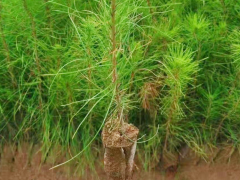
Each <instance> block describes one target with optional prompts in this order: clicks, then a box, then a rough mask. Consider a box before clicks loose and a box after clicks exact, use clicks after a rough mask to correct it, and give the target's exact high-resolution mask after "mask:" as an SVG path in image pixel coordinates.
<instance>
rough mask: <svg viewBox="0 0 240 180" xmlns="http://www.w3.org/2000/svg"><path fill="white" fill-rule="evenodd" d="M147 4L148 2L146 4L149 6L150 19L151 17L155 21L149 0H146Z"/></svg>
mask: <svg viewBox="0 0 240 180" xmlns="http://www.w3.org/2000/svg"><path fill="white" fill-rule="evenodd" d="M147 4H148V6H149V10H150V13H151V14H152V19H153V21H154V22H156V21H157V20H156V18H155V17H154V14H153V13H154V12H153V9H152V7H151V6H152V5H151V2H150V0H147Z"/></svg>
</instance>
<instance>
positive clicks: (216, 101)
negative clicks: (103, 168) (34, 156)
mask: <svg viewBox="0 0 240 180" xmlns="http://www.w3.org/2000/svg"><path fill="white" fill-rule="evenodd" d="M116 2H117V6H116V22H115V27H116V34H115V35H116V38H115V40H116V49H115V52H114V53H116V60H117V67H116V69H117V74H118V77H117V83H116V84H114V83H112V80H113V79H112V74H113V64H112V53H113V39H111V37H112V27H113V24H112V22H111V18H112V12H111V2H110V1H109V0H97V1H85V0H75V1H72V0H51V1H50V0H42V1H31V0H11V1H7V0H0V38H1V39H0V60H1V63H0V82H1V83H0V140H1V143H4V142H9V141H10V142H22V141H29V142H33V143H36V144H37V143H38V144H41V147H42V150H43V152H44V156H43V160H45V159H46V158H47V156H48V154H49V153H51V152H52V151H53V150H54V148H56V147H61V148H62V149H61V151H62V152H67V157H68V159H70V160H72V157H73V156H74V155H76V160H77V161H80V162H81V163H80V165H79V168H82V171H83V169H84V168H85V167H86V166H91V167H93V164H94V160H95V158H96V157H97V156H98V155H99V153H100V147H101V144H100V143H99V142H100V139H101V137H100V132H101V128H102V126H103V125H104V122H105V121H107V120H112V119H116V118H117V114H118V113H119V110H120V111H121V118H123V119H124V120H125V121H129V122H131V123H134V124H135V125H136V126H137V127H139V128H140V130H141V131H140V136H141V135H144V134H146V135H145V136H143V138H142V139H141V140H139V141H143V142H144V143H140V144H139V152H140V153H139V157H140V159H142V161H143V162H145V167H146V168H148V167H151V165H152V164H154V162H158V161H159V159H160V156H161V154H162V153H164V152H165V151H166V152H172V153H174V152H178V151H179V149H180V148H181V147H182V146H184V145H185V144H187V145H188V146H189V147H191V148H192V149H193V150H194V151H196V152H199V153H201V154H202V150H203V146H204V145H209V146H217V145H219V144H221V143H225V142H228V143H232V144H233V145H234V146H235V147H239V138H240V134H239V130H238V129H239V128H240V120H239V119H240V116H239V115H240V79H239V78H240V29H239V27H238V26H239V21H240V19H239V17H240V16H239V15H240V2H238V1H235V0H194V1H193V0H181V1H180V0H168V1H166V0H152V1H148V0H122V1H119V0H116ZM116 86H117V89H118V91H119V92H116ZM116 95H119V97H120V102H118V101H117V100H116V98H115V96H116ZM158 125H159V128H157V127H158ZM156 133H157V135H156V136H154V135H155V134H156ZM153 136H154V138H151V137H153ZM149 138H150V140H149V141H147V140H148V139H149ZM96 149H97V150H96ZM152 157H153V158H152ZM71 162H72V163H75V161H71Z"/></svg>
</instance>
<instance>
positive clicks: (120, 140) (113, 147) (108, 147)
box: [102, 121, 139, 180]
mask: <svg viewBox="0 0 240 180" xmlns="http://www.w3.org/2000/svg"><path fill="white" fill-rule="evenodd" d="M112 125H113V124H112V123H111V122H110V121H109V122H107V123H106V124H105V126H104V128H103V132H102V140H103V145H104V148H105V153H104V170H105V172H106V174H107V176H108V178H109V179H110V180H131V179H132V174H133V166H134V156H135V152H136V145H137V136H138V133H139V130H138V128H136V127H135V126H133V125H132V124H128V123H123V125H122V126H121V127H113V126H112Z"/></svg>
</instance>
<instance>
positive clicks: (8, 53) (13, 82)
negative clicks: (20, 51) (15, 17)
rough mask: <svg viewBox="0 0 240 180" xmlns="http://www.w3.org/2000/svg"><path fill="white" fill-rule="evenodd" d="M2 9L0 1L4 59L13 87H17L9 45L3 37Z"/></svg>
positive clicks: (0, 31) (0, 25)
mask: <svg viewBox="0 0 240 180" xmlns="http://www.w3.org/2000/svg"><path fill="white" fill-rule="evenodd" d="M2 9H3V7H2V2H1V1H0V33H1V38H2V43H3V47H4V50H5V52H6V61H7V64H8V73H9V74H10V77H11V81H12V86H13V88H16V87H17V82H16V79H15V77H14V73H13V68H12V66H11V58H10V50H9V47H8V44H7V41H6V38H5V34H4V30H3V20H2Z"/></svg>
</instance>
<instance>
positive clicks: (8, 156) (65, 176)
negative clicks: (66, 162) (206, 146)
mask: <svg viewBox="0 0 240 180" xmlns="http://www.w3.org/2000/svg"><path fill="white" fill-rule="evenodd" d="M33 149H34V150H33V152H29V148H28V146H23V147H22V148H21V149H18V150H17V151H16V149H15V148H14V147H12V146H5V147H4V148H3V151H2V153H1V156H0V180H106V176H105V174H104V172H103V170H102V168H97V174H93V173H89V172H88V173H85V177H83V178H79V177H76V176H75V177H74V176H73V175H72V174H73V173H72V172H73V169H74V167H71V168H70V169H68V168H66V167H61V168H57V169H55V170H49V169H50V168H51V167H52V164H51V163H50V162H49V161H47V162H46V163H41V152H40V151H38V149H39V148H37V146H36V147H35V148H33ZM211 152H212V154H211V153H209V154H211V156H212V158H210V160H209V161H208V162H206V161H205V160H203V159H200V158H198V157H197V156H196V155H194V154H193V153H192V152H189V153H188V154H187V155H186V156H185V157H184V158H183V159H182V160H181V162H180V164H179V166H178V169H177V171H176V172H172V171H171V170H168V171H163V170H161V168H160V167H157V168H156V169H155V170H152V171H151V172H145V171H143V170H141V168H140V170H138V171H137V170H136V171H135V174H134V180H239V179H240V156H239V152H235V151H233V150H232V149H231V148H225V149H221V150H219V149H217V150H212V151H211ZM31 154H32V155H31ZM59 161H61V159H60V160H59ZM86 172H87V171H86Z"/></svg>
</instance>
